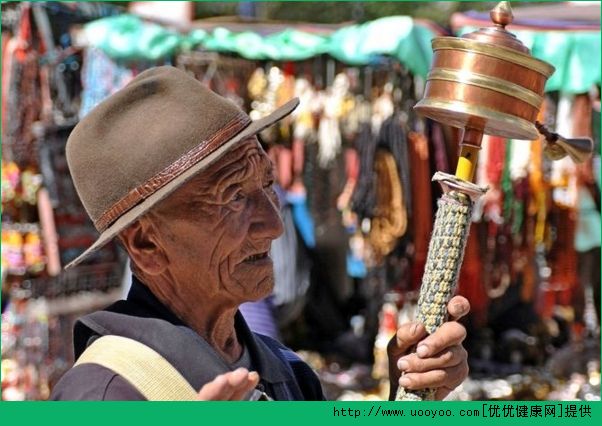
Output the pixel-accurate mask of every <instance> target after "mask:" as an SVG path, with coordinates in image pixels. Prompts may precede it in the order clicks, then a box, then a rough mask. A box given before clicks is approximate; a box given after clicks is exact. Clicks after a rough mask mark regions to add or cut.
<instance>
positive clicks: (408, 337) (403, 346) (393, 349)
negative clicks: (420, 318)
mask: <svg viewBox="0 0 602 426" xmlns="http://www.w3.org/2000/svg"><path fill="white" fill-rule="evenodd" d="M424 336H426V329H425V328H424V325H422V324H421V323H419V322H410V323H407V324H403V325H402V326H401V327H399V329H398V330H397V333H396V335H395V337H393V339H391V341H390V342H389V347H388V352H389V358H391V357H395V358H396V357H398V356H399V355H401V354H404V353H406V352H407V351H408V350H409V349H410V348H411V347H412V346H414V345H415V344H416V343H418V342H419V341H420V339H422V338H423V337H424Z"/></svg>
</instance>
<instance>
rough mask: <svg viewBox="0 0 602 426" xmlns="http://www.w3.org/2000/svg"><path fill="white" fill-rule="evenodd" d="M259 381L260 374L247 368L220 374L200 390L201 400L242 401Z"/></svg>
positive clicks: (199, 398) (199, 397)
mask: <svg viewBox="0 0 602 426" xmlns="http://www.w3.org/2000/svg"><path fill="white" fill-rule="evenodd" d="M257 383H259V374H257V373H256V372H255V371H249V370H247V369H246V368H239V369H237V370H234V371H231V372H229V373H225V374H220V375H219V376H217V377H216V378H215V379H213V381H211V382H209V383H206V384H205V385H204V386H203V387H202V388H201V390H200V391H199V394H198V397H197V399H198V400H199V401H240V400H242V399H243V398H245V397H246V396H247V395H248V394H249V392H251V391H252V390H253V389H254V388H255V386H257Z"/></svg>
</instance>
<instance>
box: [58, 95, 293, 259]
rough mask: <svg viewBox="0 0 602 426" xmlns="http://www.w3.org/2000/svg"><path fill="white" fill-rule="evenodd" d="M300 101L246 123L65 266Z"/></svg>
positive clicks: (103, 243) (113, 234)
mask: <svg viewBox="0 0 602 426" xmlns="http://www.w3.org/2000/svg"><path fill="white" fill-rule="evenodd" d="M297 105H299V99H298V98H293V99H291V100H290V101H288V102H287V103H285V104H284V105H282V106H281V107H280V108H278V109H276V110H275V111H274V112H272V113H271V114H270V115H267V116H265V117H262V118H260V119H259V120H255V121H252V122H251V124H249V125H248V126H247V127H245V128H244V129H243V130H242V131H241V132H240V133H238V134H236V135H235V136H233V137H232V138H231V139H230V140H228V141H226V142H224V143H223V144H222V145H221V146H220V147H219V148H217V149H216V150H215V151H213V152H212V153H211V154H209V155H208V156H207V157H205V158H203V159H201V160H200V161H199V162H198V163H196V164H194V165H193V166H192V167H190V168H189V169H188V170H186V171H185V172H183V173H182V174H181V175H179V176H178V177H176V178H175V179H174V180H172V181H171V182H169V183H168V184H166V185H165V186H163V187H162V188H160V189H159V190H157V191H156V192H154V193H153V194H151V195H150V196H149V197H148V198H145V199H144V200H143V201H142V202H140V203H139V204H137V205H136V206H134V207H132V208H131V209H130V210H128V211H127V212H126V213H124V214H123V215H122V216H121V217H120V218H119V219H117V220H116V221H115V222H113V223H112V224H111V225H110V226H109V227H108V228H107V229H105V230H104V232H102V233H101V234H100V236H99V237H98V239H97V240H96V241H95V242H94V244H92V245H91V246H90V247H89V248H88V249H86V251H84V252H83V253H82V254H81V255H79V256H78V257H77V258H76V259H74V260H73V261H71V262H70V263H69V264H68V265H67V266H65V269H69V268H72V267H73V266H76V265H78V264H79V263H81V262H82V261H84V260H85V259H86V258H87V257H88V256H90V255H91V254H92V253H94V252H96V251H97V250H98V249H100V248H102V247H103V246H104V245H106V244H107V243H109V242H110V241H111V240H112V239H113V238H115V236H116V235H117V234H118V233H119V232H121V231H122V230H123V229H125V228H126V227H128V226H129V225H131V224H132V223H133V222H135V221H136V220H137V219H138V218H139V217H141V216H142V215H143V214H144V213H146V212H147V211H148V210H150V208H151V207H153V206H154V205H155V204H157V203H158V202H159V201H161V200H163V199H164V198H165V197H167V196H168V195H170V194H171V193H172V192H174V191H175V190H176V189H177V188H179V187H180V186H182V185H183V184H184V183H186V182H187V181H188V180H190V179H191V178H192V177H194V176H195V175H196V174H197V173H199V172H200V171H201V170H203V169H205V168H206V167H207V166H209V165H210V164H212V163H213V162H215V161H216V160H217V159H219V158H220V157H221V156H222V155H224V154H225V153H226V152H227V151H228V150H230V148H232V147H233V146H234V145H236V144H237V143H239V142H240V141H242V140H245V139H247V138H249V137H251V136H254V135H256V134H257V133H259V132H261V131H262V130H263V129H265V128H266V127H269V126H271V125H272V124H275V123H276V122H278V121H279V120H281V119H283V118H284V117H286V116H287V115H289V114H290V113H291V112H293V110H294V109H295V108H296V107H297Z"/></svg>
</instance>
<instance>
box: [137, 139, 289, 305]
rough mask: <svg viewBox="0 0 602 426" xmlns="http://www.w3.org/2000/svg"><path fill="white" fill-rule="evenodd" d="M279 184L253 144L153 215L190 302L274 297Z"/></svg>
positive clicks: (174, 275)
mask: <svg viewBox="0 0 602 426" xmlns="http://www.w3.org/2000/svg"><path fill="white" fill-rule="evenodd" d="M272 183H273V176H272V163H271V162H270V160H269V158H268V157H267V155H266V154H265V152H264V151H263V150H262V149H261V147H260V146H259V144H258V142H257V139H256V138H255V137H253V138H250V139H247V140H245V141H244V142H242V143H241V144H240V145H239V146H238V147H236V148H235V149H233V150H232V151H230V152H229V153H227V154H226V155H224V156H223V157H222V158H221V159H220V160H218V161H217V162H216V163H214V164H213V165H211V166H210V167H208V168H207V169H205V170H204V171H202V172H201V173H200V174H199V175H198V176H196V177H195V178H193V179H192V180H191V181H189V182H188V183H186V184H185V185H183V186H182V187H181V188H179V189H178V190H177V191H175V192H174V193H173V194H172V195H171V196H169V197H168V198H167V199H166V200H164V201H163V202H162V203H161V204H160V205H159V206H158V207H157V208H156V209H154V210H153V211H152V212H151V213H150V214H149V217H150V218H151V219H152V220H153V221H154V223H155V224H156V225H157V226H156V228H155V229H156V232H157V233H158V239H159V241H160V242H159V245H160V246H161V248H162V249H163V250H164V252H165V255H166V257H167V260H168V269H167V271H166V273H168V274H170V275H171V276H170V279H171V281H172V282H174V284H176V285H178V286H179V287H180V288H178V292H180V294H181V295H182V296H183V297H190V298H192V299H191V300H199V299H198V298H199V297H202V298H209V300H212V301H215V302H216V303H225V304H227V305H232V306H237V305H238V304H240V303H242V302H245V301H251V300H259V299H261V298H263V297H265V296H267V295H269V294H270V293H271V291H272V288H273V285H274V275H273V264H272V260H271V259H270V257H269V256H268V252H269V249H270V245H271V242H272V240H274V239H276V238H277V237H278V236H279V235H280V234H282V231H283V226H282V222H281V219H280V215H279V208H278V200H277V196H276V193H275V192H274V190H273V189H272ZM205 300H207V299H205Z"/></svg>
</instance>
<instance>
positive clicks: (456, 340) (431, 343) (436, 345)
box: [416, 321, 466, 358]
mask: <svg viewBox="0 0 602 426" xmlns="http://www.w3.org/2000/svg"><path fill="white" fill-rule="evenodd" d="M465 338H466V329H465V328H464V327H463V326H462V325H461V324H459V323H457V322H453V321H450V322H446V323H443V325H442V326H441V327H439V328H438V329H437V330H436V331H435V332H434V333H433V334H431V335H430V336H428V337H427V338H426V339H424V340H423V341H421V342H420V343H418V346H417V347H416V354H417V355H418V357H420V358H428V357H431V356H434V355H435V354H438V353H439V352H441V351H443V350H444V349H446V348H448V347H450V346H455V345H459V344H460V343H462V342H463V341H464V339H465Z"/></svg>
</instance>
